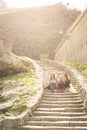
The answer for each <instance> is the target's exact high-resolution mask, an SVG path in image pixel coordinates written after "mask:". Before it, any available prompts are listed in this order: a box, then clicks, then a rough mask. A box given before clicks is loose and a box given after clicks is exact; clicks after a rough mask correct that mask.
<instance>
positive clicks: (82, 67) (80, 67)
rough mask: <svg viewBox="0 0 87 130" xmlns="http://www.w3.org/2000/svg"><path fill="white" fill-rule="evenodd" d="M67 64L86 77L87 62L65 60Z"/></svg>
mask: <svg viewBox="0 0 87 130" xmlns="http://www.w3.org/2000/svg"><path fill="white" fill-rule="evenodd" d="M66 64H67V65H70V66H72V67H75V68H76V69H78V70H79V71H80V72H81V73H82V74H83V75H84V76H85V77H87V64H81V63H77V62H66Z"/></svg>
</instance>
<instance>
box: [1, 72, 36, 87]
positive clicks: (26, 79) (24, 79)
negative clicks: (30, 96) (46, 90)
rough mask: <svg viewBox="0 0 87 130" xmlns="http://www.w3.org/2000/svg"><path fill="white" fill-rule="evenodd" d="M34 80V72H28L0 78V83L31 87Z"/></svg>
mask: <svg viewBox="0 0 87 130" xmlns="http://www.w3.org/2000/svg"><path fill="white" fill-rule="evenodd" d="M34 80H35V71H34V70H30V71H29V72H27V73H21V74H17V75H13V76H7V77H1V78H0V83H4V82H11V81H17V82H21V83H23V84H24V86H25V87H29V86H32V85H33V84H34Z"/></svg>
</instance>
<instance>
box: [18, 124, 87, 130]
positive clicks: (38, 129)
mask: <svg viewBox="0 0 87 130" xmlns="http://www.w3.org/2000/svg"><path fill="white" fill-rule="evenodd" d="M18 130H87V127H78V126H76V127H74V126H73V127H67V126H64V127H63V126H28V125H27V126H23V127H20V128H19V129H18Z"/></svg>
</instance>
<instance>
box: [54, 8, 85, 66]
mask: <svg viewBox="0 0 87 130" xmlns="http://www.w3.org/2000/svg"><path fill="white" fill-rule="evenodd" d="M86 59H87V9H86V10H85V11H84V12H83V13H82V14H81V16H80V17H79V18H78V19H77V21H76V22H75V23H74V24H73V26H72V27H71V28H70V29H69V30H68V32H67V33H66V35H65V37H64V38H63V40H62V42H61V43H60V46H58V47H57V49H56V51H55V60H56V61H77V62H80V63H85V64H87V60H86Z"/></svg>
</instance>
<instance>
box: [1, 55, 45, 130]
mask: <svg viewBox="0 0 87 130" xmlns="http://www.w3.org/2000/svg"><path fill="white" fill-rule="evenodd" d="M25 58H26V59H27V60H28V61H30V62H32V63H33V66H34V67H35V70H36V82H35V85H34V87H35V88H37V89H38V92H37V93H36V94H35V95H34V96H33V97H32V98H31V100H30V101H29V104H28V105H27V107H28V109H27V110H26V111H25V112H24V113H22V114H21V115H18V116H17V117H15V116H11V117H7V116H6V117H4V118H3V120H1V121H0V129H4V130H5V129H11V130H12V129H13V128H15V127H16V128H17V127H19V126H20V125H23V124H24V123H25V122H26V121H27V120H28V119H29V117H31V116H32V111H34V110H35V108H36V107H37V105H38V104H39V102H40V100H41V98H42V95H43V92H44V89H43V70H42V68H41V67H40V66H39V65H38V64H37V63H36V62H35V61H34V60H32V59H30V58H27V57H25ZM37 81H39V82H37Z"/></svg>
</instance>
